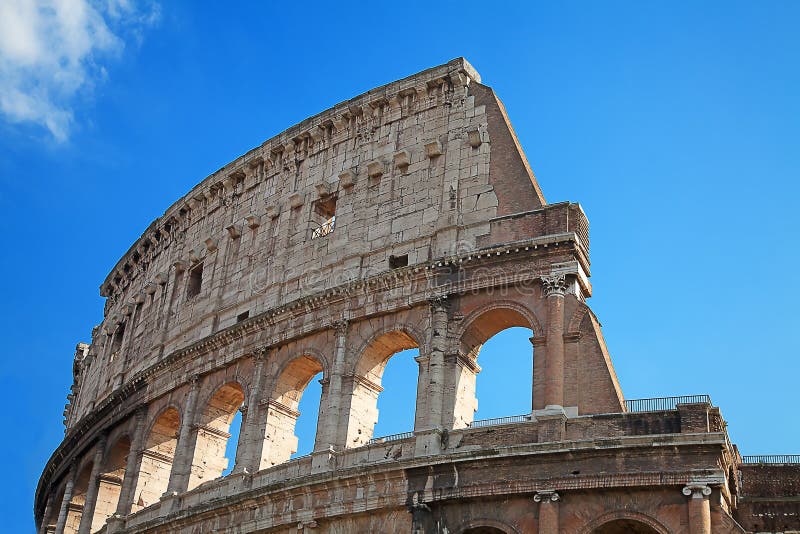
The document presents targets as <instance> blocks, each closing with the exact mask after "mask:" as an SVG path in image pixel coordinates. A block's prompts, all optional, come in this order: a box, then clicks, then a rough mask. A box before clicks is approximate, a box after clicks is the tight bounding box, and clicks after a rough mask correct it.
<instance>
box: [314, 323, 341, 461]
mask: <svg viewBox="0 0 800 534" xmlns="http://www.w3.org/2000/svg"><path fill="white" fill-rule="evenodd" d="M348 325H349V323H348V322H347V321H345V320H342V321H336V322H334V323H333V325H332V326H333V328H334V329H335V330H336V348H335V351H334V355H333V369H331V372H330V376H329V377H328V388H327V394H326V395H325V397H326V402H325V412H326V414H325V417H324V420H323V418H322V417H320V423H321V424H322V425H324V427H325V428H324V429H323V431H322V434H321V436H320V437H321V438H322V439H318V440H317V445H316V449H317V450H318V451H319V450H325V449H329V448H331V447H333V448H334V449H335V450H344V448H345V446H346V439H347V438H346V428H345V430H344V431H340V430H339V429H340V428H341V427H347V422H346V421H343V420H342V419H343V414H342V408H343V406H344V402H343V401H344V399H343V398H342V395H343V390H342V379H343V377H344V373H345V360H346V358H347V329H348Z"/></svg>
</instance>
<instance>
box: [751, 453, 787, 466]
mask: <svg viewBox="0 0 800 534" xmlns="http://www.w3.org/2000/svg"><path fill="white" fill-rule="evenodd" d="M742 463H743V464H800V454H762V455H756V456H742Z"/></svg>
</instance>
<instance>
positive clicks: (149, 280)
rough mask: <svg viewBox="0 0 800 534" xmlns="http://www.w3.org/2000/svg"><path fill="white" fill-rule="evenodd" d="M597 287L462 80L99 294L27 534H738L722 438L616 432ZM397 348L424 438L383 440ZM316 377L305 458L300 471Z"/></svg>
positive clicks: (648, 430) (620, 425)
mask: <svg viewBox="0 0 800 534" xmlns="http://www.w3.org/2000/svg"><path fill="white" fill-rule="evenodd" d="M588 277H589V235H588V222H587V219H586V217H585V215H584V213H583V211H582V210H581V208H580V206H578V205H576V204H571V203H558V204H546V202H545V200H544V197H543V195H542V193H541V191H540V189H539V186H538V184H537V183H536V180H535V178H534V176H533V174H532V173H531V171H530V168H529V166H528V163H527V161H526V160H525V156H524V154H523V153H522V151H521V149H520V147H519V144H518V142H517V139H516V137H515V135H514V132H513V130H512V129H511V127H510V124H509V122H508V119H507V116H506V114H505V110H504V108H503V106H502V104H501V103H500V102H499V100H498V99H497V98H496V96H495V95H494V93H493V91H492V90H491V89H490V88H489V87H487V86H484V85H481V83H480V78H479V77H478V75H477V73H476V72H475V71H474V69H472V67H471V66H470V65H469V64H468V63H466V61H464V60H463V59H458V60H454V61H451V62H449V63H447V64H445V65H442V66H439V67H435V68H433V69H430V70H427V71H424V72H422V73H419V74H417V75H414V76H411V77H409V78H406V79H404V80H401V81H398V82H394V83H392V84H389V85H386V86H384V87H381V88H378V89H375V90H372V91H370V92H368V93H365V94H364V95H361V96H359V97H356V98H354V99H352V100H350V101H348V102H344V103H342V104H339V105H337V106H335V107H334V108H332V109H330V110H328V111H325V112H323V113H321V114H319V115H317V116H315V117H312V118H310V119H308V120H306V121H304V122H303V123H301V124H298V125H296V126H294V127H292V128H290V129H289V130H287V131H285V132H283V133H282V134H280V135H278V136H277V137H275V138H273V139H271V140H269V141H267V142H266V143H264V144H263V145H262V146H260V147H258V148H257V149H254V150H252V151H250V152H248V153H247V154H245V155H244V156H242V157H241V158H238V159H237V160H235V161H234V162H232V163H231V164H229V165H227V166H226V167H224V168H223V169H221V170H219V171H218V172H216V173H215V174H214V175H212V176H210V177H208V178H207V179H205V180H204V181H203V182H201V183H200V184H199V185H198V186H197V187H195V188H194V189H193V190H192V191H191V192H190V193H189V194H187V195H186V196H185V197H184V198H183V199H181V200H179V201H178V202H176V203H175V204H173V205H172V206H171V207H170V208H169V209H168V210H167V211H166V213H165V214H164V215H163V216H162V217H161V218H159V219H158V220H156V221H154V222H153V224H151V226H150V227H149V228H148V229H147V231H146V232H145V233H144V234H143V235H142V237H141V238H140V239H139V240H138V241H137V242H136V243H135V244H134V245H133V246H132V247H131V249H130V250H129V251H128V253H127V254H126V255H125V256H124V257H123V258H122V259H120V261H119V262H118V264H117V265H116V266H115V268H114V269H113V270H112V272H111V273H110V274H109V276H108V278H107V279H106V280H105V282H104V283H103V284H102V286H101V293H102V294H103V295H104V296H106V297H107V305H106V309H105V314H104V318H103V322H102V324H101V325H99V326H98V328H96V329H95V330H94V331H93V333H92V342H91V344H81V345H79V346H78V348H77V350H76V355H75V365H74V384H73V387H72V391H71V394H70V397H69V401H70V403H69V404H68V406H67V409H66V411H65V423H66V426H67V432H66V436H65V439H64V441H63V443H62V444H61V445H60V447H59V448H58V450H56V452H55V453H54V454H53V456H52V458H51V459H50V461H49V462H48V465H47V466H46V468H45V470H44V473H43V475H42V478H41V480H40V485H39V488H38V491H37V499H36V509H35V513H36V518H37V522H38V525H39V528H40V531H41V532H51V531H54V532H57V533H58V534H62V533H64V532H68V533H72V532H80V533H81V534H83V533H88V532H94V531H97V530H98V529H101V528H106V529H107V531H108V532H163V531H170V532H187V533H188V532H192V533H196V532H210V531H236V532H266V531H269V532H306V531H309V532H310V531H312V530H314V529H321V531H323V532H359V531H364V532H367V531H369V532H398V531H412V532H470V531H472V532H481V530H480V529H488V528H495V529H499V531H501V532H542V533H545V532H548V533H549V532H567V531H569V532H571V531H574V530H571V529H572V528H573V527H572V526H569V527H565V526H564V525H572V524H573V523H574V525H579V524H580V525H583V526H581V527H580V528H584V529H589V530H586V532H589V531H591V530H592V529H595V528H600V527H602V528H604V529H606V530H605V531H608V532H611V531H612V530H609V529H613V528H617V527H620V525H621V527H620V528H622V527H624V526H625V525H631V524H634V522H636V521H638V522H639V523H636V524H640V523H641V524H643V525H646V526H649V527H650V528H653V529H655V531H656V532H662V531H663V532H666V531H670V532H683V531H685V530H686V528H688V526H691V532H692V533H694V532H702V533H708V532H711V531H713V532H734V531H736V530H731V528H729V525H728V523H727V522H726V521H727V520H726V519H725V518H726V517H728V516H729V512H730V509H731V508H732V506H733V504H734V500H733V499H732V498H731V495H730V491H729V489H728V467H729V466H730V465H732V464H733V463H734V458H733V456H732V453H731V451H730V446H729V444H728V442H727V439H726V437H725V435H724V429H723V426H722V421H721V417H720V416H719V413H718V411H714V409H712V408H710V407H709V406H708V405H698V406H694V405H691V406H686V405H682V406H678V407H677V408H678V409H676V410H668V411H666V412H663V413H659V414H658V415H649V416H648V415H635V414H626V413H625V411H626V408H625V404H624V402H623V398H622V393H621V390H620V388H619V385H618V383H617V379H616V376H615V374H614V371H613V368H612V366H611V361H610V358H609V354H608V351H607V349H606V345H605V342H604V340H603V337H602V333H601V331H600V326H599V323H598V321H597V319H596V318H595V316H594V315H593V313H592V312H591V311H590V310H589V308H588V306H587V304H586V298H587V297H589V296H590V295H591V285H590V284H589V281H588ZM514 326H522V327H526V328H529V329H530V330H531V331H532V333H533V337H532V339H531V346H530V347H524V348H523V349H522V350H524V351H525V352H526V353H528V354H530V357H532V358H533V360H534V362H533V367H534V376H533V380H532V383H533V387H532V390H531V392H530V395H531V405H532V407H533V411H532V413H531V414H528V415H527V416H526V417H525V418H524V421H523V420H519V418H518V419H515V420H514V421H510V422H511V423H513V424H511V425H505V426H499V427H496V428H495V427H489V428H473V426H472V425H473V418H474V412H475V409H476V406H477V399H476V398H475V383H476V382H475V381H476V375H477V374H478V373H479V372H480V365H479V364H478V361H479V358H480V349H481V346H482V344H483V343H484V342H485V341H487V340H488V339H489V338H490V337H492V336H493V335H495V334H497V333H498V332H500V331H501V330H504V329H506V328H509V327H514ZM409 348H418V349H419V356H418V357H417V358H416V360H417V362H418V364H419V367H418V369H419V373H418V386H417V391H416V395H413V394H412V393H411V392H409V397H412V396H414V399H413V401H410V403H409V405H412V404H413V405H414V407H415V410H416V412H415V423H414V428H409V429H408V431H409V432H408V433H407V434H403V435H398V436H391V437H388V438H384V439H378V440H374V439H373V438H374V436H373V429H374V425H375V422H376V421H377V418H378V416H379V414H378V410H377V399H378V397H379V395H380V393H381V391H382V385H381V383H382V375H383V370H384V368H385V365H386V363H387V361H388V360H389V359H390V358H391V357H392V356H393V355H394V354H396V353H397V352H399V351H402V350H404V349H409ZM320 373H321V374H322V380H321V383H322V400H321V404H320V410H319V420H318V424H317V434H316V440H315V443H314V452H313V453H312V454H311V455H309V456H307V457H304V458H299V459H295V460H291V461H290V457H291V455H292V453H293V452H294V451H296V450H297V446H298V443H297V438H296V436H295V432H294V427H295V422H296V419H297V416H298V412H297V409H298V403H299V401H300V398H301V396H302V394H303V391H304V390H305V388H306V387H307V385H308V383H309V381H310V380H312V379H313V378H314V377H315V376H317V375H318V374H320ZM237 410H240V411H241V412H242V414H243V417H242V427H241V431H240V433H239V436H238V447H237V453H236V458H235V461H234V465H233V473H232V474H231V475H228V476H226V477H220V475H221V473H222V472H223V470H224V469H225V467H226V466H227V465H228V461H227V459H226V458H225V457H224V451H225V446H226V444H227V442H228V439H229V438H230V435H229V426H230V424H231V421H232V419H233V417H234V415H235V413H236V411H237ZM634 415H635V416H634ZM712 423H713V424H712ZM655 450H658V453H654V452H652V451H655ZM598 451H600V452H598ZM611 451H613V452H611ZM542 459H546V461H545V462H544V463H537V462H539V461H540V460H542ZM643 484H644V485H651V486H653V487H654V490H653V492H652V493H650V494H649V495H650V496H649V497H648V499H651V501H652V502H650V504H648V505H647V506H649V507H647V506H645V507H639V508H641V510H640V509H639V508H637V506H638V505H636V504H635V503H636V502H639V501H638V500H639V499H640V497H641V495H640V494H638V493H637V494H634V493H635V491H640V492H641V491H643V490H633V489H630V488H641V487H642V485H643ZM604 488H605V489H609V490H612V489H614V488H616V489H614V491H617V493H614V495H618V497H614V499H616V500H613V499H612V500H611V501H607V500H606V501H603V500H602V499H600V498H599V497H597V496H596V495H595V493H594V492H595V491H596V490H601V489H604ZM682 488H683V489H684V490H685V491H688V492H689V493H686V494H685V495H683V496H682V495H681V489H682ZM686 488H688V489H686ZM556 490H559V491H562V492H565V491H566V492H570V491H574V492H577V493H575V497H576V498H575V500H574V501H573V502H572V503H571V504H568V503H567V500H566V499H565V500H564V505H563V507H561V508H559V504H558V502H559V499H561V496H559V494H558V492H557V491H556ZM581 491H582V492H587V493H588V495H587V496H586V497H585V498H584V496H582V494H581V493H580V492H581ZM631 492H634V493H631ZM712 492H713V493H712ZM498 495H500V496H501V497H498ZM662 495H664V496H666V495H668V497H663V498H662ZM686 495H689V496H690V497H691V498H690V499H688V500H687V499H686V498H685V496H686ZM709 495H712V497H711V500H709ZM480 497H486V498H487V499H488V500H487V501H485V502H484V503H482V504H475V503H473V502H472V501H470V500H469V499H478V498H480ZM534 497H535V498H534ZM498 498H499V499H501V500H500V501H497V503H496V504H497V505H496V506H495V505H492V506H486V502H489V503H493V502H495V501H496V500H497V499H498ZM695 498H696V499H697V500H696V502H695V501H694V500H692V499H695ZM493 499H494V500H493ZM526 499H527V500H526ZM531 499H533V500H534V501H535V502H536V503H537V504H536V505H535V507H534V509H533V510H534V511H533V512H530V513H529V512H528V511H526V507H525V506H526V505H525V503H526V502H527V503H528V505H530V503H531V502H532V501H531ZM537 499H538V500H537ZM593 499H594V500H598V499H599V500H598V502H597V503H596V506H595V508H593V510H594V511H593V512H592V514H593V515H592V517H589V516H587V515H586V514H584V515H581V514H580V513H578V510H580V506H581V505H580V503H581V502H583V501H585V500H586V501H587V502H589V501H592V500H593ZM625 499H627V501H625ZM479 500H480V499H479ZM623 501H625V502H629V503H633V504H631V505H630V506H629V507H627V508H625V510H627V511H628V512H629V513H627V515H625V514H622V515H619V514H618V515H613V513H615V510H617V509H616V508H614V507H613V506H612V505H613V504H614V503H619V502H623ZM592 502H593V501H592ZM648 502H649V501H648ZM500 503H503V504H502V505H500ZM609 503H611V504H609ZM506 506H507V509H505V508H504V507H506ZM559 510H561V511H559ZM490 511H492V513H489V512H490ZM617 512H618V510H617ZM476 514H477V515H476ZM504 514H505V515H507V516H508V517H512V516H513V517H516V516H515V514H517V516H518V520H517V519H515V520H513V521H512V520H508V519H506V520H504V519H503V517H504ZM509 514H510V515H509ZM571 514H578V516H580V517H578V516H576V517H573V515H571ZM604 514H612V516H613V517H612V516H608V521H607V522H604V520H601V519H602V517H605V516H604ZM637 514H639V515H637ZM692 514H694V515H692ZM490 516H491V517H490ZM648 518H649V519H648ZM591 521H595V522H596V527H594V526H593V527H589V526H586V525H590V524H593V523H591ZM597 521H600V522H599V523H598V522H597ZM571 522H572V523H571ZM706 523H707V524H708V525H710V526H709V527H708V528H706V527H705V526H703V525H706ZM559 524H561V525H562V526H559ZM603 525H607V526H603ZM608 525H610V526H608ZM615 525H616V526H615ZM664 525H667V526H664ZM692 525H694V526H692ZM697 525H699V527H698V526H697ZM575 528H578V527H577V526H576V527H575ZM637 528H638V527H637ZM696 528H700V529H701V530H695V529H696ZM470 529H473V530H470ZM474 529H478V530H474ZM659 529H660V530H659ZM681 529H683V530H681ZM703 529H705V530H703ZM709 529H711V530H709ZM605 531H603V532H605Z"/></svg>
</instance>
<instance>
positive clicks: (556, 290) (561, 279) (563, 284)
mask: <svg viewBox="0 0 800 534" xmlns="http://www.w3.org/2000/svg"><path fill="white" fill-rule="evenodd" d="M542 291H543V292H544V296H545V297H549V296H550V295H564V293H566V292H567V276H566V275H565V274H564V273H561V274H549V275H543V276H542Z"/></svg>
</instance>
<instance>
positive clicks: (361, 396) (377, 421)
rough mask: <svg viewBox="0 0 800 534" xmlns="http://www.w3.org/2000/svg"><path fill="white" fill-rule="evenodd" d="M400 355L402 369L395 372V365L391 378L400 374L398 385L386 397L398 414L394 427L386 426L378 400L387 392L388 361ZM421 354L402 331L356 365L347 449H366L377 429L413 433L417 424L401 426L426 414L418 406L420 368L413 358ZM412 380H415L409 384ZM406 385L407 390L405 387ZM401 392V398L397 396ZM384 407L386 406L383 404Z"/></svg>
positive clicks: (379, 341) (382, 339)
mask: <svg viewBox="0 0 800 534" xmlns="http://www.w3.org/2000/svg"><path fill="white" fill-rule="evenodd" d="M414 349H416V350H414ZM400 354H402V357H401V358H396V360H399V361H398V363H399V364H401V365H398V366H397V368H396V369H395V365H394V362H393V365H392V366H391V367H392V368H391V369H390V371H392V374H395V373H394V371H395V370H397V376H396V377H392V378H398V379H399V380H398V383H396V384H391V386H392V390H393V395H391V396H389V395H386V397H387V400H389V401H390V402H389V403H387V404H388V405H391V406H392V410H393V411H394V410H396V411H397V414H395V415H397V417H392V418H391V421H393V423H392V424H390V425H384V424H383V420H382V419H381V418H380V417H379V410H378V398H379V396H380V394H381V392H382V391H383V389H384V388H383V386H382V383H383V378H384V372H385V371H386V370H387V367H388V364H389V361H390V359H395V358H393V357H394V356H396V355H400ZM418 354H419V343H417V341H416V340H415V339H414V338H413V337H411V335H410V334H409V333H408V332H405V331H403V330H393V331H391V332H386V333H384V334H382V335H380V336H378V337H377V338H375V339H374V340H372V341H371V342H370V343H369V345H367V347H366V348H365V349H364V351H363V352H362V354H361V357H360V358H359V360H358V363H357V364H356V368H355V373H354V376H353V379H352V395H350V405H349V408H348V410H347V412H346V413H347V414H348V423H347V436H346V442H345V443H346V447H360V446H361V445H366V444H367V443H369V440H370V439H372V437H373V436H374V434H375V429H376V427H377V428H378V429H379V430H381V432H382V433H384V432H388V433H399V432H403V431H406V432H410V431H412V430H413V429H414V426H415V424H413V425H412V424H408V423H407V422H405V423H401V421H409V422H414V421H415V419H416V417H417V415H418V414H421V413H423V410H422V409H421V407H420V406H416V399H417V395H416V391H417V388H418V387H419V380H420V377H419V371H418V365H417V364H416V362H414V359H413V358H414V356H415V355H418ZM402 363H405V365H402ZM404 376H405V377H406V378H405V379H404V378H403V377H404ZM412 376H413V377H414V379H415V380H409V378H410V377H412ZM404 385H405V387H403V386H404ZM409 390H410V391H409ZM398 392H399V393H400V395H396V393H398ZM411 392H413V393H411ZM409 394H410V395H413V396H412V397H411V398H412V399H414V400H413V401H412V402H408V401H409V396H410V395H409ZM397 397H400V398H397ZM381 404H382V405H383V403H381ZM395 407H397V408H395ZM387 408H388V406H387ZM412 410H413V411H412ZM385 420H387V421H389V420H390V419H389V418H385ZM398 423H400V424H401V425H402V427H401V428H397V426H395V425H398ZM398 426H399V425H398ZM391 431H393V432H391ZM383 435H385V434H383Z"/></svg>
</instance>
